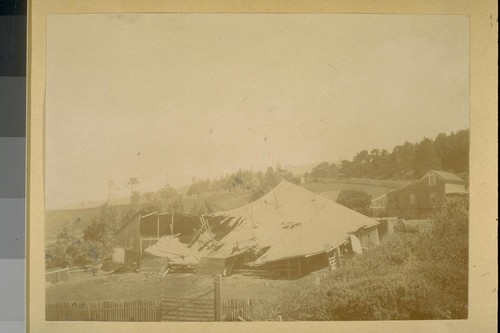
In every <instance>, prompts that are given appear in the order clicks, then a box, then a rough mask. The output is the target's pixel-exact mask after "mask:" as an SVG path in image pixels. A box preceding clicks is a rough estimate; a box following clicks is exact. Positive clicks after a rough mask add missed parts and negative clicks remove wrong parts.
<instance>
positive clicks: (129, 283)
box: [46, 272, 323, 303]
mask: <svg viewBox="0 0 500 333" xmlns="http://www.w3.org/2000/svg"><path fill="white" fill-rule="evenodd" d="M318 274H323V273H321V272H316V273H312V274H309V275H307V276H305V277H302V278H300V279H295V280H276V279H272V280H271V279H263V278H259V277H255V276H244V275H239V274H235V275H231V276H229V277H224V278H223V282H222V295H223V296H222V297H223V298H224V299H227V298H258V299H265V298H272V297H275V296H279V295H280V294H281V293H289V292H291V291H293V290H298V289H302V288H314V287H315V285H314V282H315V279H316V276H317V275H318ZM213 281H214V278H213V277H212V276H208V275H196V274H192V273H185V274H179V273H172V274H169V275H167V276H165V277H161V276H158V275H149V276H146V275H142V274H139V273H123V274H111V275H98V276H95V277H84V278H81V279H78V280H70V281H64V282H60V283H58V284H54V285H49V286H47V287H46V301H47V302H50V303H52V302H68V301H73V302H86V301H97V300H134V299H157V300H160V299H161V297H162V295H165V296H166V295H168V296H172V297H192V296H197V295H200V294H202V293H204V292H206V291H208V290H210V289H212V288H213Z"/></svg>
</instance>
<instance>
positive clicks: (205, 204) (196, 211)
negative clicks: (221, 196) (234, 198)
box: [191, 199, 220, 215]
mask: <svg viewBox="0 0 500 333" xmlns="http://www.w3.org/2000/svg"><path fill="white" fill-rule="evenodd" d="M219 210H220V205H219V203H218V202H217V201H215V200H213V199H205V200H201V199H199V200H197V201H196V202H195V203H194V205H193V207H192V208H191V214H193V215H202V214H211V213H214V212H216V211H219Z"/></svg>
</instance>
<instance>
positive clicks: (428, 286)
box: [270, 197, 469, 320]
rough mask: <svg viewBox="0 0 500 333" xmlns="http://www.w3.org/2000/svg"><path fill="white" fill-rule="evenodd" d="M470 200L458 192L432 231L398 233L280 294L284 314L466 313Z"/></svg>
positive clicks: (379, 316) (412, 316)
mask: <svg viewBox="0 0 500 333" xmlns="http://www.w3.org/2000/svg"><path fill="white" fill-rule="evenodd" d="M468 215H469V214H468V201H467V198H460V197H457V198H453V199H451V200H450V202H449V203H448V208H447V209H446V210H445V211H444V212H441V213H439V214H438V216H437V217H436V220H435V221H434V227H433V229H432V231H430V232H429V233H417V234H395V235H394V236H393V237H392V238H391V239H390V240H389V241H387V242H386V243H384V244H382V245H380V246H378V247H376V248H374V249H371V250H369V251H366V252H364V253H363V254H362V255H358V256H356V257H354V259H352V260H351V261H350V262H347V263H345V265H344V267H343V268H340V269H337V270H335V271H334V272H333V273H332V274H331V275H329V276H327V277H326V278H324V279H322V280H321V284H320V287H319V288H316V289H314V288H308V289H304V290H302V291H300V292H299V293H293V294H288V295H285V296H283V297H281V298H279V299H276V300H275V301H274V302H273V304H272V305H270V306H271V307H272V308H273V309H274V311H273V316H275V315H277V314H279V315H282V316H283V318H284V319H285V320H394V319H403V320H420V319H465V318H467V314H468V309H467V303H468V292H467V291H468Z"/></svg>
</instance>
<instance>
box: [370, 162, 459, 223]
mask: <svg viewBox="0 0 500 333" xmlns="http://www.w3.org/2000/svg"><path fill="white" fill-rule="evenodd" d="M467 193H468V192H467V189H466V186H465V181H464V180H463V179H462V178H460V177H459V176H457V175H455V174H452V173H449V172H444V171H437V170H431V171H429V172H428V173H427V174H426V175H424V176H423V177H422V178H420V179H419V180H417V181H415V182H413V183H410V184H408V185H406V186H403V187H400V188H398V189H396V190H394V191H391V192H389V193H386V194H384V195H383V196H381V197H378V198H375V199H374V200H372V208H374V209H376V210H377V211H379V212H384V214H385V215H387V216H398V217H402V218H408V219H418V218H427V217H431V216H433V215H434V214H435V213H436V211H438V210H440V209H443V208H444V207H446V201H447V197H449V196H454V195H467Z"/></svg>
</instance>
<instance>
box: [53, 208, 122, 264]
mask: <svg viewBox="0 0 500 333" xmlns="http://www.w3.org/2000/svg"><path fill="white" fill-rule="evenodd" d="M130 213H131V212H129V213H128V214H130ZM119 226H120V220H119V219H118V216H117V214H116V212H115V211H114V210H113V209H112V208H111V207H110V206H109V205H108V204H104V205H102V206H101V209H100V212H99V214H98V215H96V216H94V217H93V218H92V219H91V222H90V223H89V225H88V226H87V227H86V228H85V229H84V230H83V236H82V237H81V238H80V237H77V236H76V235H74V234H73V233H71V232H70V230H69V229H68V228H65V229H64V230H63V231H61V232H60V233H59V234H58V236H57V239H56V244H55V248H54V250H53V251H52V253H50V255H51V259H50V260H49V261H48V264H47V265H48V266H49V267H67V266H78V265H86V264H96V263H97V262H99V261H101V260H103V259H105V258H106V257H109V256H110V255H111V253H112V251H113V246H114V233H115V232H116V230H117V229H118V227H119Z"/></svg>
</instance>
